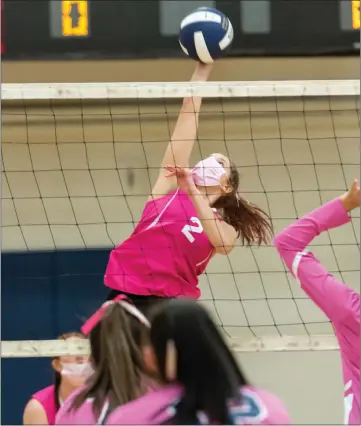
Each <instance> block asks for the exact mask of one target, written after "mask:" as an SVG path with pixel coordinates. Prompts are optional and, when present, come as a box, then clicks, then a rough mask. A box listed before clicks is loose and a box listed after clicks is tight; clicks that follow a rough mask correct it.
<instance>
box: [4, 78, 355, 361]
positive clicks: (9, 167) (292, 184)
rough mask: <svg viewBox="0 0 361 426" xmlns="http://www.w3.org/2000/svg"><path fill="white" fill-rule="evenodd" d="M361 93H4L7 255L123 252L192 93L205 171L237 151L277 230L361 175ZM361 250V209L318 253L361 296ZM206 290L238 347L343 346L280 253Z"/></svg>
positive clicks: (311, 84)
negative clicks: (198, 108)
mask: <svg viewBox="0 0 361 426" xmlns="http://www.w3.org/2000/svg"><path fill="white" fill-rule="evenodd" d="M359 95H360V82H359V81H356V80H340V81H280V82H209V83H129V84H128V83H126V84H125V83H124V84H123V83H94V84H86V83H84V84H20V85H19V84H3V85H2V100H3V130H2V141H3V145H2V155H3V192H2V198H3V199H2V202H3V218H2V222H3V223H2V231H3V251H33V250H64V249H75V248H76V249H83V250H87V249H93V248H99V247H103V248H111V247H112V246H114V245H115V244H118V243H120V242H121V241H122V240H123V239H125V238H127V237H128V236H129V235H130V233H131V232H132V230H133V229H134V226H135V224H136V223H137V221H138V220H139V217H140V215H141V212H142V208H143V205H144V202H145V200H146V199H147V197H148V194H149V192H150V188H151V186H152V184H153V183H154V180H155V178H156V176H157V173H158V170H159V164H160V163H161V158H162V155H163V153H164V149H165V146H166V144H167V143H168V141H169V138H170V135H171V132H172V128H173V123H174V122H175V120H176V118H177V114H178V112H179V105H180V101H181V99H182V98H183V97H188V96H203V97H204V98H207V99H205V100H204V105H203V107H202V112H201V115H200V127H199V132H198V138H197V142H196V146H195V149H194V154H193V156H192V162H196V161H197V160H199V159H200V158H204V157H206V156H207V155H209V154H210V153H212V152H222V153H224V154H226V155H228V156H229V157H230V158H231V159H232V160H233V161H234V163H235V164H236V166H237V167H238V168H239V171H240V174H241V192H242V194H243V195H244V196H245V197H246V198H247V199H249V200H250V201H252V202H255V203H256V204H258V205H259V206H260V207H261V208H263V209H264V210H265V211H267V212H268V213H269V214H270V215H271V216H272V219H273V222H274V226H275V230H276V232H277V231H279V230H281V229H283V228H284V227H285V226H286V225H287V224H289V223H290V222H292V221H293V220H295V219H296V218H298V217H300V216H301V215H303V214H305V213H306V212H307V211H310V210H312V209H313V208H316V207H317V206H319V205H320V204H321V203H323V202H326V201H327V200H329V199H331V198H334V197H336V196H338V195H339V194H340V193H342V191H344V190H345V189H346V188H347V186H348V184H349V183H350V182H351V181H352V179H353V178H355V177H357V176H358V174H359V134H360V122H359V104H358V102H359ZM130 172H131V175H132V179H129V173H130ZM358 244H359V211H357V212H353V215H352V222H351V224H349V225H347V226H345V227H343V228H342V230H334V231H332V232H329V233H325V234H324V235H321V236H320V237H318V238H317V239H316V240H315V241H314V242H313V243H312V247H311V249H312V251H313V252H314V253H315V254H316V255H317V256H318V257H319V258H320V260H321V261H322V262H323V263H324V264H325V265H326V267H327V268H328V269H329V271H330V272H331V273H333V274H334V275H335V276H336V277H337V278H339V279H340V280H343V281H345V282H347V283H348V285H350V286H352V287H353V288H355V289H357V288H358V287H359V282H360V267H359V246H358ZM79 279H82V277H79ZM84 279H86V278H84ZM99 282H100V281H99ZM99 285H101V284H99ZM200 288H201V290H202V296H201V303H204V304H205V305H206V306H207V307H208V308H209V309H210V310H211V311H212V313H213V314H214V318H215V320H216V322H217V324H218V325H219V326H220V327H221V329H222V330H223V331H224V333H225V334H226V335H227V337H228V338H229V339H230V344H231V346H232V347H233V349H234V350H235V351H252V352H253V351H282V350H287V351H290V350H334V349H337V342H336V339H335V337H334V334H333V329H332V327H331V325H330V323H329V321H328V320H327V318H326V317H325V316H324V315H323V314H322V312H320V311H319V310H318V309H317V307H316V306H315V305H314V304H313V303H312V302H311V301H310V300H309V299H308V298H307V297H306V295H305V294H304V293H303V292H302V291H301V290H300V288H299V284H298V283H296V282H295V280H294V279H293V278H292V276H291V275H290V274H289V273H288V272H287V271H286V269H285V267H284V265H283V264H282V262H281V260H280V259H279V256H278V254H277V253H276V251H275V249H274V248H273V247H272V246H261V247H260V248H258V247H251V248H246V247H241V246H240V245H239V246H237V247H236V248H235V249H234V250H233V251H232V253H231V254H230V255H229V256H216V258H215V259H213V260H212V262H211V263H210V265H209V267H208V268H207V272H206V274H204V275H202V276H201V277H200ZM19 297H20V296H19ZM64 315H65V314H64ZM74 315H75V314H74ZM83 345H85V346H83ZM84 350H88V348H87V346H86V343H84V342H83V341H81V342H78V343H73V342H63V341H21V342H2V357H32V356H53V355H55V354H64V353H80V352H82V351H84Z"/></svg>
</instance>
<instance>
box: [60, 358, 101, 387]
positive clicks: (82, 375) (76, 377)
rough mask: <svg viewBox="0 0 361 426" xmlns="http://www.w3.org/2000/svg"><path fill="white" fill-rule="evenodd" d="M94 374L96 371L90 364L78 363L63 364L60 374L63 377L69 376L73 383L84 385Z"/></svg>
mask: <svg viewBox="0 0 361 426" xmlns="http://www.w3.org/2000/svg"><path fill="white" fill-rule="evenodd" d="M93 372H94V370H93V368H92V366H91V365H90V364H89V362H84V363H82V364H78V363H76V362H72V363H70V362H69V363H66V362H63V363H62V369H61V372H60V374H61V375H62V376H67V378H68V379H70V380H71V381H74V382H75V381H76V382H77V383H78V382H81V383H84V382H85V380H87V379H88V377H90V376H91V375H92V374H93Z"/></svg>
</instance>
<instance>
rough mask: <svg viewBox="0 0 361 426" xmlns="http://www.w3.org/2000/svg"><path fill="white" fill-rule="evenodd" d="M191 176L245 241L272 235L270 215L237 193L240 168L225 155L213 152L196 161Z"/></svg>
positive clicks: (260, 240)
mask: <svg viewBox="0 0 361 426" xmlns="http://www.w3.org/2000/svg"><path fill="white" fill-rule="evenodd" d="M192 176H193V180H194V182H195V184H196V185H197V187H198V189H199V190H200V191H201V192H202V193H204V194H205V195H207V196H208V199H209V202H210V204H211V206H212V207H214V208H216V209H217V210H218V211H219V212H220V214H221V216H222V219H223V220H224V221H225V222H227V223H228V224H229V225H231V226H233V228H234V229H235V230H236V231H237V233H238V235H239V236H240V237H241V239H242V242H246V243H247V244H251V243H257V244H261V243H266V242H268V240H269V237H270V235H271V234H272V232H273V230H272V225H271V220H270V218H269V216H268V215H267V214H266V213H265V212H264V211H263V210H262V209H260V208H259V207H257V206H256V205H254V204H252V203H249V202H248V201H247V200H246V199H245V198H243V197H241V196H240V195H239V193H238V189H239V182H240V178H239V172H238V170H237V167H236V166H235V165H234V164H233V163H232V162H231V161H230V160H229V158H227V157H226V156H224V155H222V154H212V155H211V156H210V157H208V158H206V159H204V160H202V161H200V162H199V163H197V164H196V165H195V166H194V168H193V169H192Z"/></svg>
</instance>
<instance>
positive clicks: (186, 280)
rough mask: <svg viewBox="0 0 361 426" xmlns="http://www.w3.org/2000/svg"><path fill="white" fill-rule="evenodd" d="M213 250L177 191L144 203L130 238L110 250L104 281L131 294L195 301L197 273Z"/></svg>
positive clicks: (185, 198) (186, 200) (188, 204)
mask: <svg viewBox="0 0 361 426" xmlns="http://www.w3.org/2000/svg"><path fill="white" fill-rule="evenodd" d="M213 251H214V248H213V246H212V244H211V243H210V241H209V240H208V237H207V235H206V234H205V232H204V231H203V227H202V225H201V222H200V220H199V218H198V217H197V212H196V209H195V208H194V206H193V203H192V201H191V200H190V198H189V197H188V196H187V194H185V193H184V192H182V191H180V190H176V191H174V192H172V193H170V194H168V195H166V196H164V197H161V198H157V199H156V200H151V201H148V202H147V203H146V205H145V208H144V211H143V214H142V217H141V219H140V222H139V223H138V225H137V227H136V228H135V230H134V232H133V233H132V235H131V236H130V237H129V238H128V239H127V240H125V241H124V242H123V243H122V244H120V245H119V246H118V247H116V248H115V249H114V250H112V252H111V254H110V258H109V262H108V266H107V269H106V272H105V277H104V283H105V285H106V286H108V287H110V288H112V289H115V290H119V291H124V292H126V293H130V294H137V295H144V296H149V295H153V296H161V297H178V296H188V297H192V298H195V299H198V297H199V295H200V291H199V289H198V287H197V285H198V275H200V274H202V273H203V272H204V270H205V269H206V266H207V264H208V262H209V260H210V259H211V257H212V254H213Z"/></svg>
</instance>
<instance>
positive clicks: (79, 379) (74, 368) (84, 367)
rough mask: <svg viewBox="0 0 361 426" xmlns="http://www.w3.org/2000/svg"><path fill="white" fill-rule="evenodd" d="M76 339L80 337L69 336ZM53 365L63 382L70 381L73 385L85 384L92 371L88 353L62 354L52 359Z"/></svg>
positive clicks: (70, 338)
mask: <svg viewBox="0 0 361 426" xmlns="http://www.w3.org/2000/svg"><path fill="white" fill-rule="evenodd" d="M74 339H79V337H75V336H71V337H68V338H67V340H74ZM52 367H53V368H54V370H55V371H56V372H58V373H59V374H61V380H62V382H66V383H69V384H70V385H71V386H73V387H78V386H81V385H83V384H84V382H85V380H86V379H87V378H88V377H89V375H90V374H91V373H92V368H91V367H90V364H89V356H88V355H66V356H60V357H58V358H55V359H54V360H53V361H52Z"/></svg>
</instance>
